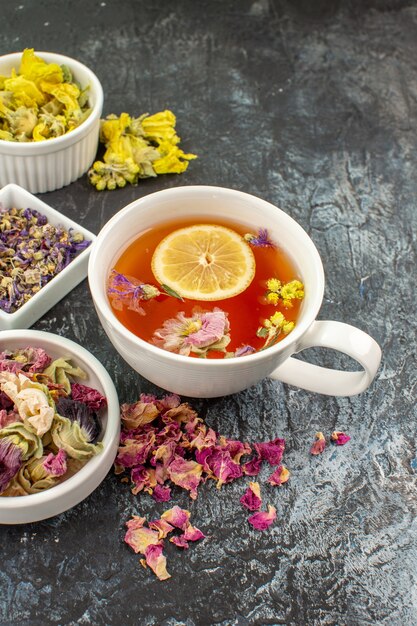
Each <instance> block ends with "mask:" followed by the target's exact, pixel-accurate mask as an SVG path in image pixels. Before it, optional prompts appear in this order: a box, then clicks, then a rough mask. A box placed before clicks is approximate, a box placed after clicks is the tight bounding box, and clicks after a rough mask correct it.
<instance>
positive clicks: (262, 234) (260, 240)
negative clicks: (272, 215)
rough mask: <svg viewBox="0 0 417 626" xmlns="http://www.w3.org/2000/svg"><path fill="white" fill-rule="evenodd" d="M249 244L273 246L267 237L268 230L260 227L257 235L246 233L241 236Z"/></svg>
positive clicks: (259, 246) (260, 246) (258, 246)
mask: <svg viewBox="0 0 417 626" xmlns="http://www.w3.org/2000/svg"><path fill="white" fill-rule="evenodd" d="M243 238H244V239H245V241H247V242H248V243H249V244H250V245H251V246H255V247H256V248H275V247H276V246H275V244H274V243H273V241H271V240H270V239H269V235H268V231H267V229H266V228H260V229H259V231H258V235H253V234H252V233H247V234H246V235H244V237H243Z"/></svg>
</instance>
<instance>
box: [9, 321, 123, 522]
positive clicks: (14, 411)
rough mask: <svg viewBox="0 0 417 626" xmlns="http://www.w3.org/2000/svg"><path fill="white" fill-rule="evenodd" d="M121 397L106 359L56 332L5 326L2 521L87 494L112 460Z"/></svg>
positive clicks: (44, 512) (48, 512) (28, 518)
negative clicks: (107, 366)
mask: <svg viewBox="0 0 417 626" xmlns="http://www.w3.org/2000/svg"><path fill="white" fill-rule="evenodd" d="M119 433H120V417H119V401H118V397H117V392H116V389H115V387H114V384H113V382H112V380H111V378H110V376H109V374H108V373H107V371H106V370H105V368H104V367H103V365H102V364H101V363H100V362H99V361H98V360H97V359H96V357H94V356H93V355H92V354H91V353H90V352H88V351H87V350H86V349H85V348H83V347H81V346H80V345H78V344H77V343H75V342H73V341H71V340H69V339H66V338H64V337H59V336H58V335H54V334H52V333H46V332H43V331H35V330H10V331H1V332H0V524H23V523H28V522H36V521H39V520H43V519H47V518H49V517H52V516H54V515H58V514H59V513H62V512H64V511H67V510H68V509H70V508H71V507H73V506H75V505H76V504H78V503H79V502H81V500H83V499H84V498H86V497H87V496H88V495H89V494H90V493H91V492H92V491H93V490H94V489H95V488H96V487H97V486H98V485H99V484H100V483H101V482H102V480H103V479H104V478H105V476H106V475H107V473H108V472H109V470H110V468H111V467H112V465H113V462H114V459H115V456H116V453H117V448H118V444H119Z"/></svg>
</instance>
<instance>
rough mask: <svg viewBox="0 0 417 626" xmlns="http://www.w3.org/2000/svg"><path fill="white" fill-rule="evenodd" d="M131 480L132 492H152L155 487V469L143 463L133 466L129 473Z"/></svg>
mask: <svg viewBox="0 0 417 626" xmlns="http://www.w3.org/2000/svg"><path fill="white" fill-rule="evenodd" d="M130 478H131V481H132V483H133V485H134V487H133V488H132V493H133V494H134V495H136V494H138V493H139V492H140V491H147V492H148V493H152V491H153V489H154V488H155V487H156V477H155V471H154V470H152V469H151V468H148V467H146V466H145V465H138V466H137V467H134V468H133V469H132V471H131V473H130Z"/></svg>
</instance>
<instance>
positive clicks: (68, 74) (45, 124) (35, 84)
mask: <svg viewBox="0 0 417 626" xmlns="http://www.w3.org/2000/svg"><path fill="white" fill-rule="evenodd" d="M102 109H103V88H102V86H101V83H100V81H99V79H98V78H97V76H96V75H95V74H94V73H93V72H92V71H91V70H90V69H89V68H88V67H86V66H85V65H83V64H82V63H80V62H79V61H77V60H75V59H72V58H70V57H67V56H63V55H61V54H56V53H53V52H36V53H35V51H34V50H33V49H29V48H28V49H26V50H24V51H23V53H22V52H15V53H12V54H6V55H4V56H0V187H2V186H4V185H7V184H8V183H16V184H18V185H21V186H22V187H24V188H25V189H27V190H28V191H30V192H32V193H43V192H45V191H53V190H54V189H60V188H61V187H64V186H65V185H68V184H69V183H71V182H73V181H74V180H76V179H77V178H79V177H80V176H82V175H83V174H84V173H85V172H86V171H87V170H88V168H89V167H90V165H91V164H92V163H93V161H94V158H95V155H96V152H97V147H98V142H99V132H100V116H101V112H102Z"/></svg>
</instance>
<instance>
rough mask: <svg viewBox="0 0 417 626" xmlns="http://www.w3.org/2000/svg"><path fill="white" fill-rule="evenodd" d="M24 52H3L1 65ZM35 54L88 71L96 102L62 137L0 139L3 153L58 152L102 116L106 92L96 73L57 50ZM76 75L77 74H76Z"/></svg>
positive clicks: (73, 69) (0, 148) (74, 69)
mask: <svg viewBox="0 0 417 626" xmlns="http://www.w3.org/2000/svg"><path fill="white" fill-rule="evenodd" d="M22 54H23V52H11V53H9V54H3V55H1V56H0V65H1V64H2V61H5V60H10V61H14V60H15V59H16V61H18V60H19V59H20V58H21V56H22ZM35 54H36V55H37V56H40V57H42V58H43V59H44V60H45V61H47V62H48V63H51V62H52V63H59V65H63V64H65V65H68V67H70V68H71V70H72V71H73V72H74V74H75V75H76V72H77V70H81V71H83V72H86V73H87V75H88V77H89V84H90V93H93V94H94V97H95V102H94V104H93V106H92V107H91V111H90V114H89V116H88V117H87V118H86V119H85V120H84V121H83V122H82V123H81V124H80V125H79V126H77V128H74V130H71V131H69V132H67V133H65V134H64V135H61V136H60V137H53V138H52V139H46V140H45V141H27V142H26V141H25V142H22V141H7V140H6V139H0V152H3V154H5V153H7V152H9V153H10V154H16V155H19V154H21V153H22V154H23V155H32V154H33V153H40V152H42V153H44V152H56V151H57V150H59V149H60V148H62V147H65V146H66V145H71V144H73V143H75V142H76V141H77V140H78V139H80V138H81V136H83V135H84V134H85V133H86V132H87V131H88V130H89V129H90V127H91V126H93V125H94V124H95V123H96V122H97V118H100V116H101V112H102V108H103V101H104V94H103V87H102V85H101V83H100V81H99V79H98V77H97V76H96V74H95V73H94V72H93V71H92V70H91V69H90V68H89V67H87V65H84V63H81V61H78V60H77V59H74V58H72V57H68V56H66V55H63V54H59V53H57V52H46V51H38V50H35ZM75 77H76V76H75Z"/></svg>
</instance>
